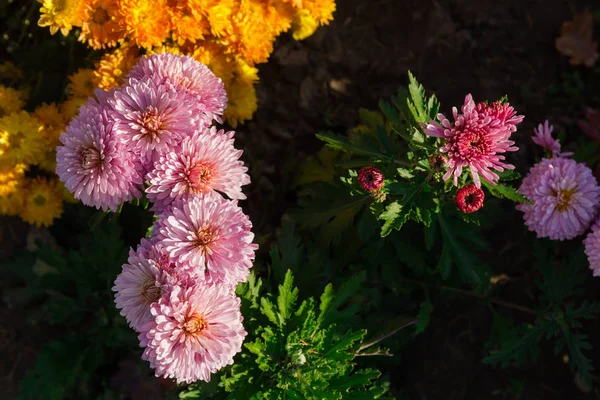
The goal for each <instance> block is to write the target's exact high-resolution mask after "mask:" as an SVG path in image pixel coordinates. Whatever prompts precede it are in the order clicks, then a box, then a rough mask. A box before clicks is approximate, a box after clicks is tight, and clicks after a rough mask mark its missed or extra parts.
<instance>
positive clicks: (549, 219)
mask: <svg viewBox="0 0 600 400" xmlns="http://www.w3.org/2000/svg"><path fill="white" fill-rule="evenodd" d="M519 192H520V193H522V194H523V195H525V197H527V198H528V199H529V200H531V201H532V202H533V204H519V205H517V209H518V210H519V211H522V212H523V213H524V216H523V217H524V219H525V224H526V225H527V226H528V227H529V230H531V231H534V232H536V233H537V236H538V238H542V237H547V238H550V239H552V240H565V239H572V238H574V237H575V236H578V235H581V234H582V233H583V232H585V230H586V229H587V228H588V227H589V226H590V224H591V223H592V221H593V219H594V217H595V216H596V211H597V208H598V200H599V199H600V187H599V186H598V183H597V182H596V179H595V178H594V176H593V175H592V171H591V170H590V169H589V168H588V167H587V166H586V165H585V164H583V163H578V162H576V161H574V160H571V159H568V158H551V159H543V160H542V161H541V162H539V163H538V164H536V165H534V166H533V168H531V170H530V171H529V174H528V175H527V176H526V177H525V179H523V183H522V184H521V187H520V188H519Z"/></svg>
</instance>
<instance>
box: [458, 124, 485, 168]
mask: <svg viewBox="0 0 600 400" xmlns="http://www.w3.org/2000/svg"><path fill="white" fill-rule="evenodd" d="M450 142H451V145H452V150H453V152H454V153H456V155H457V156H458V157H459V158H461V159H462V160H465V161H471V159H472V158H473V157H477V156H480V155H483V154H488V153H489V152H490V146H489V143H488V141H487V140H486V137H485V132H484V131H483V130H480V129H469V130H465V131H463V132H461V133H459V134H457V135H456V136H455V137H453V138H452V139H450Z"/></svg>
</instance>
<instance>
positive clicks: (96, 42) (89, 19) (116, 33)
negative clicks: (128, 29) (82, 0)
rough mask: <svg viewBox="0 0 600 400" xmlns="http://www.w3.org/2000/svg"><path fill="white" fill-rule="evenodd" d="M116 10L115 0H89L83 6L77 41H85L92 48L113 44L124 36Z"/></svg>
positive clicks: (117, 6)
mask: <svg viewBox="0 0 600 400" xmlns="http://www.w3.org/2000/svg"><path fill="white" fill-rule="evenodd" d="M118 12H119V4H118V2H117V1H116V0H90V1H89V2H88V4H87V5H86V7H85V11H84V18H83V24H82V26H81V35H79V41H80V42H85V41H87V43H88V45H89V46H90V47H91V48H93V49H103V48H105V47H113V46H115V45H116V44H117V41H118V40H120V39H122V38H123V37H124V36H125V29H124V28H123V26H122V25H121V24H120V23H119V21H120V19H119V18H118Z"/></svg>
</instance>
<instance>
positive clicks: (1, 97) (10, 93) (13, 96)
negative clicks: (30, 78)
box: [0, 85, 25, 117]
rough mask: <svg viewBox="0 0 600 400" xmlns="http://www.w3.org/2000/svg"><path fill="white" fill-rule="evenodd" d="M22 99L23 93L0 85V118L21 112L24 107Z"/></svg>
mask: <svg viewBox="0 0 600 400" xmlns="http://www.w3.org/2000/svg"><path fill="white" fill-rule="evenodd" d="M24 99H25V94H24V93H23V92H21V91H19V90H15V89H13V88H11V87H8V86H4V85H0V117H3V116H5V115H9V114H12V113H14V112H17V111H21V110H22V109H23V107H24V106H25V101H24Z"/></svg>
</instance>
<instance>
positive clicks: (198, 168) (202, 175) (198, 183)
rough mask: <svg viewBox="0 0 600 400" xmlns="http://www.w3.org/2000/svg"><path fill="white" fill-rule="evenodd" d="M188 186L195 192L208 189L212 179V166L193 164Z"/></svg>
mask: <svg viewBox="0 0 600 400" xmlns="http://www.w3.org/2000/svg"><path fill="white" fill-rule="evenodd" d="M189 179H190V186H191V187H192V189H193V190H194V191H195V192H204V191H206V190H207V189H210V184H211V182H212V180H213V168H211V167H210V166H208V165H206V164H198V165H195V166H194V167H193V168H192V170H191V172H190V178H189Z"/></svg>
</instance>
